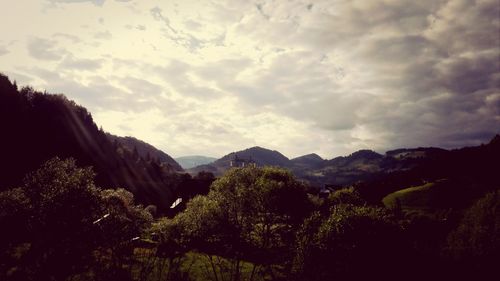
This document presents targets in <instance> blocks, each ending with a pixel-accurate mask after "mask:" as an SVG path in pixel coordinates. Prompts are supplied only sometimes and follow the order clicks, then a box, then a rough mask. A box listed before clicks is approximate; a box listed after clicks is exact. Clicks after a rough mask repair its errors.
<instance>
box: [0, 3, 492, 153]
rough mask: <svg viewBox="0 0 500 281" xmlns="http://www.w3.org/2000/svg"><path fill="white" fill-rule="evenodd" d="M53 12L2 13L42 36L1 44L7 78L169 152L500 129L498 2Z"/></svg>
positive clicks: (330, 148) (332, 145)
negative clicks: (17, 77)
mask: <svg viewBox="0 0 500 281" xmlns="http://www.w3.org/2000/svg"><path fill="white" fill-rule="evenodd" d="M43 1H45V2H46V0H43ZM51 2H52V3H57V4H58V6H59V4H60V6H61V9H43V5H38V6H37V5H34V6H30V9H26V8H24V7H22V6H20V5H18V4H10V5H11V6H12V7H7V6H6V8H5V9H4V10H12V11H14V12H13V14H15V17H13V18H6V20H8V22H9V23H11V24H10V26H21V25H22V19H25V18H30V19H33V22H40V23H43V24H40V25H33V27H32V28H30V29H22V28H20V29H16V31H15V32H11V31H9V30H8V29H5V30H4V32H2V34H4V38H3V40H6V41H5V42H10V41H15V40H18V41H19V42H20V44H25V45H26V46H27V47H28V53H27V54H28V55H26V54H25V52H24V50H19V48H16V47H15V45H4V49H3V50H4V51H3V52H4V54H3V56H2V60H1V61H0V67H2V69H5V71H6V73H19V74H21V75H25V76H26V77H29V78H32V81H31V82H32V83H33V84H34V85H35V86H37V87H42V88H43V87H45V88H47V90H49V91H53V92H64V93H66V94H67V95H68V96H69V97H70V98H75V99H77V100H78V102H80V103H82V104H83V105H85V106H88V107H89V109H90V110H91V111H92V112H96V114H97V116H102V118H103V119H102V120H105V121H103V122H104V123H103V124H105V128H106V127H109V130H116V132H122V133H125V132H126V133H127V134H131V135H135V136H137V137H140V138H143V139H146V140H150V141H152V142H155V143H154V144H157V145H158V146H160V147H162V148H165V149H166V151H167V152H169V153H172V154H176V155H182V154H204V151H207V150H209V151H211V152H213V154H218V155H223V154H225V153H227V152H229V151H235V150H237V149H241V148H245V147H248V146H252V145H262V146H268V147H271V148H273V149H278V150H280V151H283V153H285V154H286V155H289V156H297V155H299V154H301V153H304V154H305V153H309V152H317V153H319V154H321V155H322V156H324V157H328V158H329V157H332V156H335V155H339V154H348V153H351V152H352V151H353V150H357V149H360V148H371V149H376V150H378V151H384V150H386V149H393V148H397V147H412V146H426V145H432V146H443V147H448V148H451V147H457V146H464V145H475V144H478V143H480V142H485V141H487V140H488V139H489V138H490V137H491V136H492V135H494V134H495V133H498V128H500V112H499V111H500V90H499V88H500V87H499V85H500V60H499V59H498V58H499V57H500V37H499V36H497V35H498V30H500V21H499V20H498V14H499V13H500V6H499V5H498V1H496V0H481V1H472V0H470V1H469V0H437V1H436V0H422V1H396V0H384V1H364V0H353V1H329V0H317V1H314V2H311V1H302V0H297V1H246V0H232V1H225V0H217V1H215V0H214V1H201V2H199V1H198V2H195V1H178V2H173V1H160V2H155V3H154V4H152V2H149V1H130V3H127V4H124V3H118V2H124V1H107V2H106V3H105V5H104V1H90V0H88V1H83V0H81V1H57V0H56V1H51ZM77 2H82V3H83V2H85V3H86V4H87V5H69V4H70V3H77ZM16 3H17V2H16ZM63 3H66V4H68V5H62V4H63ZM88 4H90V5H88ZM99 5H101V6H99ZM0 6H2V4H0ZM39 6H41V7H39ZM96 6H99V7H96ZM16 7H17V8H16ZM0 8H1V7H0ZM37 9H39V10H40V9H41V11H42V12H40V11H39V10H37ZM62 11H63V12H62ZM83 14H92V15H93V16H92V17H91V18H89V17H88V16H81V15H83ZM99 19H102V20H99ZM104 19H105V21H104ZM61 22H64V24H61ZM83 26H85V27H86V29H85V30H83V31H84V32H82V27H83ZM124 27H125V28H124ZM49 36H50V37H49ZM23 38H28V40H25V39H23ZM100 40H106V41H105V43H104V42H103V43H102V44H101V41H100ZM5 49H7V50H8V52H9V53H5ZM1 53H2V48H1V47H0V54H1ZM40 60H43V61H44V63H43V64H40ZM20 65H24V66H26V65H27V66H30V65H32V66H33V65H37V66H38V68H30V67H25V68H22V67H20ZM136 118H138V119H141V120H136ZM142 118H151V119H150V120H149V122H150V123H151V124H148V125H147V128H135V126H136V125H137V126H142V125H138V124H142V123H144V122H145V121H144V120H142ZM96 120H98V121H99V120H100V119H99V118H96ZM99 122H100V121H99ZM157 131H161V133H158V132H157Z"/></svg>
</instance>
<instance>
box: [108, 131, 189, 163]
mask: <svg viewBox="0 0 500 281" xmlns="http://www.w3.org/2000/svg"><path fill="white" fill-rule="evenodd" d="M106 136H107V137H108V138H109V140H110V141H111V142H115V141H116V142H119V143H120V144H122V145H123V146H124V147H125V148H126V149H128V150H129V151H130V152H131V153H133V151H134V149H137V153H138V154H139V156H140V157H142V158H144V159H146V160H152V159H154V160H155V161H157V162H159V163H161V164H164V165H168V166H170V167H171V169H173V170H175V171H179V172H180V171H183V169H182V167H181V165H179V163H177V161H175V160H174V159H173V158H172V157H170V155H168V154H166V153H165V152H163V151H161V150H159V149H157V148H156V147H154V146H152V145H150V144H149V143H146V142H143V141H141V140H139V139H136V138H134V137H129V136H128V137H119V136H115V135H112V134H109V133H106Z"/></svg>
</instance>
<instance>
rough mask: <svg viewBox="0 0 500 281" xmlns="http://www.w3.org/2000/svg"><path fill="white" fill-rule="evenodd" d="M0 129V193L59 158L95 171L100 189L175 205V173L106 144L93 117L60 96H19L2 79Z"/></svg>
mask: <svg viewBox="0 0 500 281" xmlns="http://www.w3.org/2000/svg"><path fill="white" fill-rule="evenodd" d="M0 128H2V131H3V134H2V138H0V147H2V148H3V151H4V152H3V153H2V161H1V162H0V169H1V170H2V171H3V172H2V173H0V190H4V189H6V188H9V187H13V186H19V185H20V184H21V182H22V179H23V177H24V175H25V174H26V173H28V172H30V171H33V170H35V169H37V168H38V167H39V166H40V165H41V164H42V163H44V162H45V161H47V160H48V159H50V158H53V157H55V156H58V157H60V158H68V157H73V158H75V159H76V160H77V164H78V165H80V166H93V168H94V171H95V172H96V174H97V175H96V181H97V184H98V185H100V186H102V187H123V188H126V189H128V190H130V191H131V192H132V193H134V195H135V197H136V198H137V199H138V201H139V202H141V203H143V204H146V205H147V204H155V205H157V206H159V207H160V208H168V206H169V203H170V202H171V201H173V199H175V198H173V197H174V192H175V190H176V189H177V182H178V179H177V178H178V176H177V175H176V174H175V171H176V170H177V169H176V168H173V169H172V167H171V166H169V165H164V164H162V163H157V162H155V161H151V160H149V161H148V160H147V159H144V158H143V157H140V156H139V155H134V153H131V152H130V150H129V149H128V148H127V147H126V145H122V144H120V143H113V142H111V141H109V139H108V137H107V136H106V134H105V132H104V131H102V129H99V128H98V127H97V126H96V124H95V123H94V121H93V119H92V116H91V114H90V113H89V112H88V111H87V110H86V109H85V108H84V107H82V106H79V105H77V104H76V103H75V102H73V101H71V100H68V99H67V98H66V97H65V96H64V95H52V94H47V93H40V92H37V91H34V90H33V89H32V88H29V87H24V88H22V89H20V90H19V89H18V87H17V85H15V84H13V83H12V82H10V81H9V79H8V78H7V77H6V76H4V75H0Z"/></svg>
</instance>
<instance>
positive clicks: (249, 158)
mask: <svg viewBox="0 0 500 281" xmlns="http://www.w3.org/2000/svg"><path fill="white" fill-rule="evenodd" d="M235 159H240V160H242V161H246V162H249V163H250V162H252V163H255V164H256V165H257V166H278V167H289V166H290V165H291V162H290V160H289V159H288V158H287V157H286V156H284V155H283V154H281V153H280V152H278V151H276V150H270V149H266V148H262V147H259V146H255V147H251V148H248V149H245V150H241V151H236V152H231V153H229V154H227V155H225V156H224V157H222V158H220V159H217V160H216V161H214V162H213V163H210V164H206V165H201V166H197V167H194V168H192V169H189V170H188V172H189V173H191V174H196V173H198V172H200V171H208V172H212V173H214V174H215V175H222V174H224V172H226V171H227V170H228V169H229V168H231V162H232V161H233V160H235Z"/></svg>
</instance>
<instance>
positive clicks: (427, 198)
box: [382, 182, 438, 212]
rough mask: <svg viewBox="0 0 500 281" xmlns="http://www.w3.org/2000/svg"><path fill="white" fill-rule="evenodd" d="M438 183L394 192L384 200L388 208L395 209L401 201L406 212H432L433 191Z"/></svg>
mask: <svg viewBox="0 0 500 281" xmlns="http://www.w3.org/2000/svg"><path fill="white" fill-rule="evenodd" d="M437 184H438V183H433V182H432V183H426V184H424V185H420V186H414V187H409V188H405V189H401V190H398V191H396V192H393V193H391V194H389V195H387V196H385V197H384V198H383V199H382V203H384V205H385V206H386V207H388V208H393V207H395V206H396V205H397V204H398V203H397V202H398V201H399V204H400V205H401V209H402V210H404V211H407V212H408V211H430V209H431V207H430V206H431V201H432V196H433V191H434V190H435V189H436V186H437Z"/></svg>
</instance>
